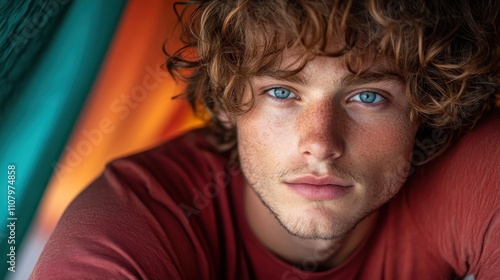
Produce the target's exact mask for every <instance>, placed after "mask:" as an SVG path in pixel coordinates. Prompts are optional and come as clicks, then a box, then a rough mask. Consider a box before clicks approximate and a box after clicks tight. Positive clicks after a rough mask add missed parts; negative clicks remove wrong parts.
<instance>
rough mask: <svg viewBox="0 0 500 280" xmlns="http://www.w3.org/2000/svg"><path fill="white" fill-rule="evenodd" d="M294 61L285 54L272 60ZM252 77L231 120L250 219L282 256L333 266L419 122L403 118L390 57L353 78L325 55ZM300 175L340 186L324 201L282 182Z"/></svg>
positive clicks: (358, 231)
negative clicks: (244, 104)
mask: <svg viewBox="0 0 500 280" xmlns="http://www.w3.org/2000/svg"><path fill="white" fill-rule="evenodd" d="M295 63H296V58H295V57H294V55H293V53H291V52H290V53H286V52H285V54H284V59H283V61H282V63H281V65H279V66H278V67H279V69H290V67H293V66H294V65H296V64H295ZM249 84H250V86H249V88H248V89H247V91H246V93H245V96H246V97H247V98H248V97H249V96H250V95H252V94H253V96H254V97H255V104H254V107H253V108H252V109H251V110H250V111H249V112H248V113H246V114H244V115H242V116H239V117H237V118H236V127H237V132H238V152H239V156H240V160H241V168H242V171H243V174H244V175H245V178H246V186H245V210H246V215H247V219H248V223H249V225H250V227H251V228H252V230H253V232H254V234H255V235H256V237H257V238H258V239H260V241H261V242H262V243H263V244H264V245H265V246H266V247H268V248H269V249H270V250H271V251H272V252H274V253H275V254H277V255H278V256H280V257H281V258H283V259H285V260H286V261H288V262H291V263H296V264H297V263H300V262H301V261H302V260H303V259H304V258H306V257H310V256H313V255H315V256H317V258H316V259H317V260H318V261H319V262H320V264H321V265H324V266H325V267H331V266H335V265H337V264H339V263H341V262H342V261H343V260H345V259H346V258H347V257H348V256H349V254H350V253H352V251H354V249H355V248H356V247H357V246H358V245H359V243H360V242H361V241H362V239H363V238H364V237H365V236H366V235H367V234H368V232H369V231H370V229H371V228H372V226H373V224H374V221H375V217H376V210H377V209H378V208H379V207H380V206H382V205H383V204H384V203H385V202H387V201H388V200H389V199H390V198H392V197H393V196H394V195H395V194H396V193H397V192H398V191H399V189H400V188H401V186H402V184H403V183H404V181H405V180H406V177H407V174H408V170H409V167H410V159H411V153H412V147H413V141H414V138H415V133H416V130H417V124H415V123H411V122H410V118H409V112H410V107H409V104H408V102H407V100H406V96H405V93H404V87H403V85H404V84H403V83H402V81H401V79H400V78H399V77H398V75H397V74H395V73H393V72H392V71H391V69H390V67H388V66H387V63H383V62H380V61H375V63H374V64H373V65H372V67H371V68H370V70H369V71H367V72H366V73H365V74H363V75H361V76H360V77H358V78H355V76H354V75H353V74H352V73H350V72H349V71H348V70H347V69H346V68H345V64H344V61H343V58H325V57H317V58H315V59H313V60H312V61H310V62H309V63H308V64H307V65H306V67H305V68H304V69H303V70H302V71H301V72H300V73H299V75H298V76H297V77H293V78H291V79H275V78H272V77H266V76H258V77H253V78H251V79H250V81H249ZM283 90H284V91H283ZM360 93H364V94H368V95H365V97H367V98H361V96H360ZM373 93H377V94H378V95H375V94H373ZM280 94H281V95H280ZM276 96H281V97H284V96H287V98H285V99H279V98H276ZM370 100H371V101H374V102H373V103H367V102H366V101H370ZM363 101H365V102H363ZM304 175H310V176H312V177H315V178H324V177H329V178H335V179H336V180H339V181H340V182H342V183H343V184H344V185H347V187H346V188H345V189H344V190H346V191H343V192H341V194H340V195H339V196H338V197H335V198H333V199H329V200H316V199H308V198H305V197H303V196H301V195H299V194H298V193H297V192H295V191H294V190H293V189H292V188H290V187H289V185H287V183H289V182H290V181H291V180H294V179H296V178H298V177H301V176H304Z"/></svg>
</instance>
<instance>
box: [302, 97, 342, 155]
mask: <svg viewBox="0 0 500 280" xmlns="http://www.w3.org/2000/svg"><path fill="white" fill-rule="evenodd" d="M297 121H298V123H297V129H298V132H299V143H298V148H299V152H300V154H301V155H302V156H303V157H305V158H306V159H307V160H308V161H311V160H312V161H324V160H331V159H335V158H338V157H340V156H341V155H342V153H343V150H344V137H345V135H344V133H345V131H344V130H345V129H344V127H345V125H344V124H343V122H344V117H343V115H342V111H341V110H337V109H336V106H335V104H334V102H333V101H332V100H325V101H321V102H318V103H317V104H315V105H314V106H310V107H309V108H307V109H304V111H303V112H302V113H301V115H300V117H299V118H298V119H297Z"/></svg>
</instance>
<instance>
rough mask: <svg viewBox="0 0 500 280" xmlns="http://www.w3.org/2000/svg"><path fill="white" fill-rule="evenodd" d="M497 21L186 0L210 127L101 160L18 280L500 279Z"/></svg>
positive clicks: (451, 10) (481, 4) (476, 10)
mask: <svg viewBox="0 0 500 280" xmlns="http://www.w3.org/2000/svg"><path fill="white" fill-rule="evenodd" d="M499 7H500V6H499V4H498V2H497V1H461V2H456V1H454V2H451V1H450V2H449V3H448V2H447V1H414V0H412V1H389V2H384V1H376V0H367V1H326V0H325V1H319V0H318V1H284V0H283V1H269V0H265V1H264V0H260V1H257V0H251V1H249V0H248V1H244V0H241V1H229V0H228V1H220V0H217V1H193V3H187V4H186V5H185V6H184V8H183V9H182V11H181V12H180V14H179V17H180V19H181V21H182V24H183V25H182V27H183V30H184V31H185V33H184V37H183V41H184V43H185V44H186V46H185V48H183V49H181V50H179V51H178V52H176V53H174V54H171V55H169V57H168V61H167V67H168V69H169V71H170V72H171V73H172V74H174V75H176V76H177V77H179V78H183V79H186V80H187V81H188V82H189V86H188V88H187V91H186V94H185V97H187V98H188V99H189V100H190V102H191V103H192V104H193V108H195V109H200V108H201V109H202V110H203V111H204V112H208V113H209V114H210V116H211V120H210V121H209V124H208V125H207V127H206V128H204V129H200V130H196V131H192V132H189V133H187V134H185V135H182V136H180V137H178V138H176V139H174V140H172V141H170V142H168V143H165V144H163V145H161V146H159V147H157V148H155V149H153V150H150V151H146V152H143V153H140V154H137V155H134V156H131V157H127V158H124V159H119V160H116V161H114V162H112V163H111V164H109V166H108V167H107V168H106V170H105V171H104V173H103V175H102V176H101V177H100V178H99V179H97V180H96V181H95V182H94V183H93V184H92V185H91V186H89V187H88V188H87V189H86V190H85V191H84V192H83V193H82V194H81V195H80V196H79V197H78V198H77V199H76V200H75V201H74V202H73V203H72V204H71V206H70V207H69V208H68V210H67V211H66V213H65V215H64V216H63V218H62V219H61V221H60V223H59V225H58V227H57V229H56V230H55V232H54V234H53V236H52V237H51V239H50V241H49V243H48V244H47V247H46V248H45V251H44V253H43V254H42V256H41V258H40V260H39V262H38V265H37V267H36V268H35V270H34V272H33V275H32V278H34V279H45V278H54V277H55V278H57V277H58V276H60V277H61V278H65V277H66V278H75V279H80V278H85V277H88V278H102V279H453V278H454V277H460V278H463V277H465V276H467V275H472V276H473V277H475V278H477V279H494V278H495V277H498V275H500V250H499V249H498V248H499V245H500V203H499V202H500V200H499V198H500V191H499V189H498V187H499V186H500V166H499V162H500V161H499V160H500V152H499V150H498V149H497V148H496V144H497V140H498V139H499V136H500V121H499V116H500V115H499V113H498V109H494V108H493V107H494V105H495V93H497V92H498V82H499V67H498V65H499V54H500V45H499V40H498V38H499V28H500V27H499V26H498V14H499V9H500V8H499ZM193 50H194V52H193ZM428 161H430V162H429V163H426V164H424V165H422V166H418V165H421V164H422V163H424V162H428ZM469 277H470V276H469Z"/></svg>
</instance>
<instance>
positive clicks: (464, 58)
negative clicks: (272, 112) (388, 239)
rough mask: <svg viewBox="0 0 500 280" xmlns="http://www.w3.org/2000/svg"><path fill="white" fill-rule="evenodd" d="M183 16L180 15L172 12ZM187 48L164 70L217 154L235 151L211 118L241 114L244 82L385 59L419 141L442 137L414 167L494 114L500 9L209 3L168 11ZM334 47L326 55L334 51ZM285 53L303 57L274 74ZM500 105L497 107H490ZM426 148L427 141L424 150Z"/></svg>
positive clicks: (456, 4) (295, 0) (481, 4)
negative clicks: (204, 119)
mask: <svg viewBox="0 0 500 280" xmlns="http://www.w3.org/2000/svg"><path fill="white" fill-rule="evenodd" d="M179 8H180V9H179ZM174 9H175V11H176V14H177V16H178V19H179V22H180V25H179V26H180V27H181V29H182V30H181V31H182V33H181V34H182V36H181V40H182V42H183V44H184V47H182V48H181V49H179V50H177V51H176V52H174V53H172V54H169V53H168V52H167V51H165V53H166V54H167V57H168V59H167V62H166V66H167V69H168V71H169V72H170V73H171V74H172V75H173V76H174V77H176V78H180V79H182V80H184V81H187V82H188V86H187V88H186V91H185V92H184V93H183V94H182V95H181V96H183V97H185V98H187V99H188V100H189V101H190V103H191V105H192V107H193V109H194V110H195V111H196V112H202V113H208V114H209V116H210V118H209V123H210V124H211V125H212V127H213V128H214V129H213V131H214V135H216V136H217V137H218V139H219V141H218V143H219V147H221V149H222V150H224V149H226V150H229V149H231V148H233V147H234V146H235V144H236V140H235V139H236V137H235V128H234V127H228V126H227V124H226V125H225V124H224V123H222V122H221V120H220V119H219V118H218V116H219V115H220V114H221V113H225V114H226V115H230V116H234V115H235V114H242V113H245V112H247V111H248V110H249V109H250V108H251V106H252V104H253V99H251V100H250V101H249V102H244V101H243V98H242V97H243V94H242V93H243V92H244V90H245V88H246V86H247V82H248V79H249V78H250V77H252V76H255V75H264V74H265V75H273V76H286V75H292V74H294V73H297V72H299V71H300V70H301V69H302V68H303V67H304V66H305V64H306V63H307V62H308V61H309V60H310V59H312V58H314V57H315V56H330V57H338V56H345V57H346V60H347V62H348V63H347V65H348V68H349V70H350V71H351V72H353V73H360V72H362V71H363V70H366V67H365V68H363V67H362V65H370V60H372V61H373V57H374V56H375V57H376V56H384V57H386V58H389V59H390V60H391V61H393V63H394V67H395V68H396V69H397V70H398V71H399V73H403V78H404V80H405V81H406V95H407V98H408V100H409V102H410V104H411V105H412V115H411V116H412V118H414V119H416V120H418V121H419V122H420V123H421V128H420V132H419V133H418V135H417V138H425V137H429V135H431V134H432V135H434V134H435V131H436V130H438V131H439V132H440V133H441V134H440V135H442V136H443V137H439V138H440V139H439V140H438V141H433V142H432V143H431V145H432V146H433V147H420V148H421V149H424V148H425V149H431V150H432V154H430V155H428V157H426V158H425V159H423V160H420V161H421V162H425V161H428V160H430V159H432V158H435V157H436V156H437V155H439V154H441V153H442V152H443V151H444V150H445V149H446V148H447V147H448V146H449V145H450V144H451V143H452V142H453V141H454V140H455V139H456V138H457V137H459V136H460V135H461V134H463V133H464V132H466V131H468V130H470V129H471V128H472V127H473V126H474V124H475V123H476V122H477V121H478V120H479V119H480V118H481V117H482V116H483V115H484V114H485V113H486V112H487V111H488V110H489V109H490V108H492V107H493V106H494V105H495V94H496V93H498V89H499V67H498V66H499V57H500V44H499V37H500V36H499V35H500V34H499V28H500V27H499V26H498V21H499V10H500V1H495V0H490V1H488V0H470V1H467V0H460V1H458V0H457V1H443V0H440V1H435V0H407V1H401V0H385V1H384V0H364V1H356V0H346V1H341V0H337V1H334V0H314V1H313V0H216V1H215V0H212V1H189V2H183V3H175V4H174ZM339 41H340V44H341V47H340V48H339V49H338V50H335V51H327V50H326V49H327V46H329V45H330V43H331V42H339ZM286 48H299V49H301V50H302V57H301V58H302V59H301V61H302V63H301V64H300V65H299V67H297V69H294V70H293V71H274V70H273V66H274V65H275V64H276V62H277V61H280V59H281V58H282V54H283V50H284V49H286ZM497 102H498V101H497ZM427 142H429V141H427Z"/></svg>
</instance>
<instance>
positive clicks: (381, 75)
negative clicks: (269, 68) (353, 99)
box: [275, 69, 404, 87]
mask: <svg viewBox="0 0 500 280" xmlns="http://www.w3.org/2000/svg"><path fill="white" fill-rule="evenodd" d="M275 79H278V80H283V81H287V82H290V83H295V84H300V85H302V86H307V85H308V83H307V79H305V78H304V75H303V73H302V72H299V73H296V74H293V75H290V76H284V77H275ZM377 82H392V83H398V84H404V79H403V77H402V76H401V75H400V74H399V73H397V72H394V71H391V70H386V69H374V70H367V71H364V72H362V73H360V74H354V73H351V72H349V73H348V74H347V75H346V76H343V77H342V78H341V79H340V86H342V87H347V86H356V85H363V84H370V83H377Z"/></svg>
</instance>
